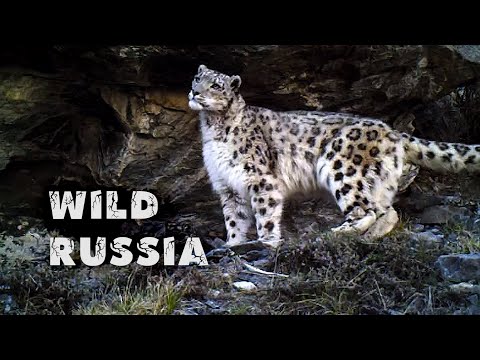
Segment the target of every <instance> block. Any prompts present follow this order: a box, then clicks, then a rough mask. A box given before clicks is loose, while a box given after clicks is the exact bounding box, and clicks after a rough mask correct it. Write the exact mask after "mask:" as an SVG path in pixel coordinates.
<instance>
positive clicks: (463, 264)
mask: <svg viewBox="0 0 480 360" xmlns="http://www.w3.org/2000/svg"><path fill="white" fill-rule="evenodd" d="M436 265H437V266H438V267H439V269H440V273H441V274H442V277H443V278H444V279H446V280H450V281H455V282H463V281H470V280H480V253H476V254H453V255H442V256H440V257H439V258H438V260H437V262H436Z"/></svg>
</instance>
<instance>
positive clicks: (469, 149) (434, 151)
mask: <svg viewBox="0 0 480 360" xmlns="http://www.w3.org/2000/svg"><path fill="white" fill-rule="evenodd" d="M403 138H404V143H403V144H404V148H405V155H406V160H407V162H411V163H413V164H416V165H419V166H420V167H424V168H427V169H431V170H435V171H439V172H455V173H456V172H460V171H462V170H467V171H469V172H477V171H478V172H480V145H466V144H459V143H445V142H436V141H428V140H424V139H419V138H416V137H413V136H410V135H406V134H403Z"/></svg>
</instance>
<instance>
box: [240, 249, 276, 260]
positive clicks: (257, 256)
mask: <svg viewBox="0 0 480 360" xmlns="http://www.w3.org/2000/svg"><path fill="white" fill-rule="evenodd" d="M270 255H271V252H270V250H268V249H263V250H251V251H249V252H247V253H246V254H244V255H242V256H241V257H242V259H245V260H247V261H248V262H252V261H257V260H261V259H265V258H268V257H270Z"/></svg>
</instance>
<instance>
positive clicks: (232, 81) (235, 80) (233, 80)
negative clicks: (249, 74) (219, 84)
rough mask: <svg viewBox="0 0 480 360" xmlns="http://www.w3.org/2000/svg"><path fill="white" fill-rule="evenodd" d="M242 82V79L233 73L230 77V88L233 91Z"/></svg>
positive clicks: (236, 89)
mask: <svg viewBox="0 0 480 360" xmlns="http://www.w3.org/2000/svg"><path fill="white" fill-rule="evenodd" d="M241 84H242V79H241V78H240V76H238V75H234V76H232V77H231V78H230V88H231V89H232V90H233V91H238V89H239V88H240V85H241Z"/></svg>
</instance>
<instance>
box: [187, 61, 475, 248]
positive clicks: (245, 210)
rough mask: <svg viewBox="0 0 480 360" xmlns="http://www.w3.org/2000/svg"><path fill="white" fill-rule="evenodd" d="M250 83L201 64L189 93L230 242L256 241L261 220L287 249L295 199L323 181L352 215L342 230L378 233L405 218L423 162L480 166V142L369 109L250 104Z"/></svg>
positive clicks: (269, 239)
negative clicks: (367, 113) (447, 138)
mask: <svg viewBox="0 0 480 360" xmlns="http://www.w3.org/2000/svg"><path fill="white" fill-rule="evenodd" d="M241 83H242V79H241V77H240V76H238V75H227V74H224V73H221V72H218V71H216V70H212V69H209V68H207V66H205V65H200V66H199V67H198V72H197V74H196V75H195V76H194V78H193V81H192V87H191V91H190V92H189V94H188V100H189V103H188V104H189V107H190V108H191V109H192V110H194V111H197V112H199V119H200V128H201V134H202V149H203V159H204V165H205V167H206V169H207V172H208V176H209V179H210V181H211V184H212V188H213V191H214V192H215V193H216V194H218V196H219V198H220V201H221V205H222V208H223V215H224V220H225V226H226V229H227V239H226V246H227V247H232V246H235V245H239V244H242V243H244V242H246V241H248V239H247V233H248V231H249V229H250V227H251V226H255V227H256V233H257V235H258V239H257V241H260V242H261V243H262V244H265V245H266V246H270V247H273V248H276V247H278V246H279V245H280V244H281V243H282V241H283V237H282V230H281V219H282V212H283V210H284V205H285V201H286V200H287V199H288V198H289V197H290V196H294V195H295V194H298V193H303V194H307V195H308V194H311V193H313V192H314V191H316V190H319V189H323V190H326V191H327V192H329V193H330V194H331V196H332V198H333V199H335V201H336V204H337V205H338V208H339V209H340V211H341V212H342V213H343V215H344V220H343V223H341V224H339V225H338V226H336V227H334V228H332V229H331V230H332V231H333V232H335V233H345V234H358V235H359V236H362V237H365V238H367V239H377V238H380V237H383V236H385V235H386V234H388V233H389V232H390V231H391V230H392V229H394V227H395V225H396V224H397V222H398V220H399V218H398V214H397V211H396V210H395V209H394V208H393V203H394V199H395V195H396V193H397V192H398V191H399V190H402V189H405V188H406V187H408V185H410V183H411V182H412V181H413V180H414V178H415V176H416V174H418V168H420V167H424V168H428V169H432V170H436V171H443V172H446V171H448V172H460V171H462V170H466V171H472V172H473V171H480V145H466V144H459V143H446V142H435V141H429V140H424V139H420V138H417V137H414V136H411V135H409V134H406V133H402V132H399V131H397V130H395V129H393V128H392V127H390V126H389V125H388V124H386V123H385V122H383V121H381V120H379V119H374V118H369V117H362V116H359V115H353V114H346V113H334V112H321V111H305V110H302V111H273V110H271V109H268V108H263V107H257V106H251V105H247V104H246V102H245V100H244V99H243V97H242V95H241V94H240V86H241ZM412 174H413V175H412Z"/></svg>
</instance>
